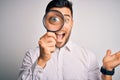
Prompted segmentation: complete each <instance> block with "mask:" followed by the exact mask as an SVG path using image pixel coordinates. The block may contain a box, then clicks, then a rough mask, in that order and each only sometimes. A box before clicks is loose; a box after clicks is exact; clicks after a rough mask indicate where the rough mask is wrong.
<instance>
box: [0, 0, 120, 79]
mask: <svg viewBox="0 0 120 80" xmlns="http://www.w3.org/2000/svg"><path fill="white" fill-rule="evenodd" d="M49 1H50V0H0V80H17V77H18V73H19V68H20V66H21V64H22V60H23V57H24V55H25V52H26V51H27V50H28V49H33V48H35V47H36V46H38V40H39V38H40V37H41V36H42V35H43V34H44V33H45V32H46V30H45V28H44V26H43V24H42V18H43V15H44V10H45V7H46V5H47V3H48V2H49ZM71 1H72V2H73V11H74V26H73V30H72V34H71V39H72V41H74V42H75V43H76V44H78V45H82V46H84V47H86V48H89V49H91V50H92V51H93V52H94V53H95V55H96V57H97V58H98V61H99V64H100V66H101V65H102V58H103V57H104V55H105V53H106V50H107V49H111V50H112V52H113V53H115V52H116V51H120V0H71ZM115 70H116V73H115V75H114V76H113V80H120V66H118V67H117V68H116V69H115Z"/></svg>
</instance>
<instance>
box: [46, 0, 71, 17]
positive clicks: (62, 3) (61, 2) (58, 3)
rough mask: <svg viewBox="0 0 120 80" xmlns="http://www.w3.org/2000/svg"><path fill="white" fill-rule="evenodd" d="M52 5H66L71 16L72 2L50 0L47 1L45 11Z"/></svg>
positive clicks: (60, 6)
mask: <svg viewBox="0 0 120 80" xmlns="http://www.w3.org/2000/svg"><path fill="white" fill-rule="evenodd" d="M54 7H57V8H62V7H67V8H69V9H70V11H71V15H72V16H73V9H72V2H70V1H68V0H52V1H51V2H49V3H48V5H47V7H46V11H45V13H47V12H48V11H49V10H50V9H51V8H54Z"/></svg>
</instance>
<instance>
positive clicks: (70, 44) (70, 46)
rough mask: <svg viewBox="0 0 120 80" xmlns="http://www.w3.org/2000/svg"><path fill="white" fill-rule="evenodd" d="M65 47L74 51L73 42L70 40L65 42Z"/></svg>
mask: <svg viewBox="0 0 120 80" xmlns="http://www.w3.org/2000/svg"><path fill="white" fill-rule="evenodd" d="M64 48H66V49H67V50H68V51H72V42H71V41H70V40H68V42H67V43H66V44H65V46H64Z"/></svg>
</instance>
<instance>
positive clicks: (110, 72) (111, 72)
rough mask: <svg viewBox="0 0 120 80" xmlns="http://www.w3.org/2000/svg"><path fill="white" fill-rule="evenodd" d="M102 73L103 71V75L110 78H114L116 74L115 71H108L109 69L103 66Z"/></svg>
mask: <svg viewBox="0 0 120 80" xmlns="http://www.w3.org/2000/svg"><path fill="white" fill-rule="evenodd" d="M100 71H101V73H102V74H104V75H109V76H112V75H114V73H115V69H112V70H111V69H109V70H108V69H106V68H104V67H103V66H102V67H101V69H100Z"/></svg>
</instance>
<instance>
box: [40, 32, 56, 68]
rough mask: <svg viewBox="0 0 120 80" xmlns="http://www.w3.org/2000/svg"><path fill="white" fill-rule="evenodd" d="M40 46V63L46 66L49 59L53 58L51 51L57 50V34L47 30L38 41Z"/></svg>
mask: <svg viewBox="0 0 120 80" xmlns="http://www.w3.org/2000/svg"><path fill="white" fill-rule="evenodd" d="M38 44H39V47H40V56H39V58H38V65H40V66H42V67H44V66H45V64H46V63H47V61H48V60H49V59H50V58H51V53H53V52H54V51H55V45H56V35H55V33H53V32H47V33H46V34H45V35H44V36H42V37H41V38H40V40H39V42H38Z"/></svg>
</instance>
